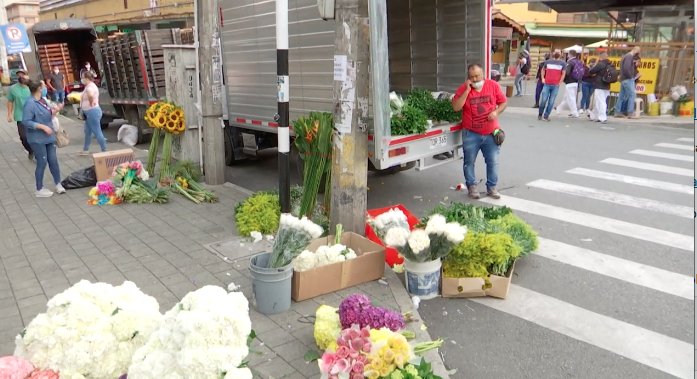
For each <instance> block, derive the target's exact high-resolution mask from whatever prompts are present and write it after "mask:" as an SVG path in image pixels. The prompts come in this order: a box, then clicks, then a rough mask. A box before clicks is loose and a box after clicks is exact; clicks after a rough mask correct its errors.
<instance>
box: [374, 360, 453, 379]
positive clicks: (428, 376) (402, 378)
mask: <svg viewBox="0 0 697 379" xmlns="http://www.w3.org/2000/svg"><path fill="white" fill-rule="evenodd" d="M382 378H383V379H442V378H441V377H440V376H438V375H436V374H434V373H433V368H432V367H431V364H430V363H429V362H427V361H426V359H425V358H423V357H422V358H421V362H420V363H419V365H418V366H417V365H415V364H413V363H409V364H407V365H405V366H404V368H401V369H400V368H398V369H396V370H395V371H393V372H392V373H390V374H389V375H387V376H383V377H382Z"/></svg>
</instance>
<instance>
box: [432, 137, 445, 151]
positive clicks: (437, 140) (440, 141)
mask: <svg viewBox="0 0 697 379" xmlns="http://www.w3.org/2000/svg"><path fill="white" fill-rule="evenodd" d="M447 144H448V136H445V135H444V136H438V137H433V138H431V149H437V148H439V147H443V146H445V145H447Z"/></svg>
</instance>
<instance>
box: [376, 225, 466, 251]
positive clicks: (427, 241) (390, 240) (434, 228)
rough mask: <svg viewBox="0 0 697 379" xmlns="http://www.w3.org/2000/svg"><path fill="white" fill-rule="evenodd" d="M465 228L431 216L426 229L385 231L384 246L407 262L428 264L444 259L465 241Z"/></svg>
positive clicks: (392, 229)
mask: <svg viewBox="0 0 697 379" xmlns="http://www.w3.org/2000/svg"><path fill="white" fill-rule="evenodd" d="M465 234H467V228H466V227H465V226H462V225H460V224H458V223H456V222H446V219H445V217H443V216H442V215H439V214H435V215H433V216H431V218H430V219H429V221H428V223H427V224H426V229H414V230H412V231H409V228H408V227H406V228H405V227H403V226H395V227H390V228H389V229H387V232H386V233H385V238H384V241H385V244H386V245H387V246H391V247H394V248H395V249H397V251H399V253H400V254H401V255H402V256H403V257H404V258H405V259H407V260H408V261H411V262H429V261H434V260H436V259H441V258H444V257H445V256H447V255H448V253H450V250H452V249H453V247H454V246H455V245H457V244H459V243H460V242H462V241H463V240H464V239H465Z"/></svg>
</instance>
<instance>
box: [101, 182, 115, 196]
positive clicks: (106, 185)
mask: <svg viewBox="0 0 697 379" xmlns="http://www.w3.org/2000/svg"><path fill="white" fill-rule="evenodd" d="M114 190H116V187H115V186H114V183H112V182H111V181H109V180H105V181H103V182H99V183H97V191H98V192H99V194H100V195H102V194H103V195H110V194H111V193H112V192H114Z"/></svg>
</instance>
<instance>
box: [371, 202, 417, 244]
mask: <svg viewBox="0 0 697 379" xmlns="http://www.w3.org/2000/svg"><path fill="white" fill-rule="evenodd" d="M368 223H369V224H370V226H372V228H373V230H374V231H375V234H377V235H378V237H380V239H381V240H382V241H383V242H385V243H387V241H385V238H386V235H387V232H388V231H389V230H390V229H393V228H402V229H406V231H407V232H409V221H408V220H407V216H406V215H405V214H404V212H402V211H401V210H400V209H399V208H392V209H390V210H389V211H387V212H385V213H382V214H380V215H378V216H377V217H375V218H369V219H368Z"/></svg>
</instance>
